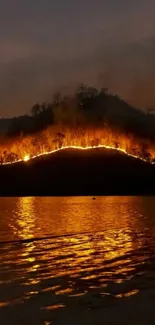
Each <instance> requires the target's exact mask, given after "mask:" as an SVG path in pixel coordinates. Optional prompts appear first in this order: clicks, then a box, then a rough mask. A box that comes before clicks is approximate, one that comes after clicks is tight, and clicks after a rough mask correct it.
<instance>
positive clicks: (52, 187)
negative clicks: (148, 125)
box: [0, 149, 155, 196]
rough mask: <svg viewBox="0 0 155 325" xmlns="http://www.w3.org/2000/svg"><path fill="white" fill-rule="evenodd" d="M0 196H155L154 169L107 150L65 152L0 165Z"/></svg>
mask: <svg viewBox="0 0 155 325" xmlns="http://www.w3.org/2000/svg"><path fill="white" fill-rule="evenodd" d="M0 181H1V182H0V183H1V186H0V196H100V195H120V196H125V195H153V194H155V166H154V165H151V164H149V163H145V162H143V161H141V160H138V159H135V158H133V157H129V156H127V155H125V154H124V153H122V152H116V151H115V150H109V149H108V150H107V149H90V150H88V151H80V150H76V149H69V150H68V149H67V150H63V151H59V152H56V153H54V154H51V155H49V156H42V157H39V158H37V159H34V160H31V161H28V162H27V163H24V162H21V163H17V164H13V165H6V166H0Z"/></svg>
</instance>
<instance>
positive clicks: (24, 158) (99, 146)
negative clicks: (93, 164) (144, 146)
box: [2, 145, 155, 165]
mask: <svg viewBox="0 0 155 325" xmlns="http://www.w3.org/2000/svg"><path fill="white" fill-rule="evenodd" d="M99 148H100V149H101V148H104V149H110V150H116V151H119V152H122V153H124V154H126V155H127V156H130V157H133V158H135V159H139V160H142V161H144V162H148V160H146V159H144V158H141V157H139V156H136V155H133V154H129V153H128V152H126V151H125V150H124V149H121V148H115V147H113V146H106V145H98V146H93V147H92V146H88V147H81V146H62V147H61V148H58V149H55V150H52V151H47V152H46V151H45V152H42V153H39V154H37V155H34V156H32V157H30V155H29V154H27V155H25V156H24V157H23V159H19V160H16V161H13V162H6V163H3V164H2V165H9V164H15V163H18V162H22V161H23V162H27V161H29V160H30V159H36V158H39V157H41V156H45V155H51V154H53V153H55V152H58V151H61V150H66V149H76V150H91V149H99ZM150 163H151V164H155V162H150Z"/></svg>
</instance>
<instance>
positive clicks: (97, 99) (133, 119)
mask: <svg viewBox="0 0 155 325" xmlns="http://www.w3.org/2000/svg"><path fill="white" fill-rule="evenodd" d="M55 123H56V124H58V123H60V124H70V125H72V124H74V125H75V126H76V124H78V125H79V124H80V123H81V124H83V123H85V124H88V125H92V126H94V127H95V126H98V125H102V126H104V124H108V125H109V126H110V127H113V128H116V129H117V130H120V131H123V132H126V133H127V132H132V133H134V134H135V135H136V136H140V137H147V138H148V137H149V138H151V139H155V115H154V114H153V110H149V111H145V110H144V111H142V110H140V109H137V108H134V107H132V106H130V105H129V104H127V103H126V102H125V101H124V100H123V99H121V98H120V97H119V96H117V95H113V94H111V93H109V92H108V90H107V89H101V90H97V89H95V88H92V87H86V86H80V87H79V88H78V89H77V91H76V92H75V94H74V95H70V96H69V95H67V96H64V95H61V94H60V93H57V94H54V95H53V96H52V100H51V103H43V104H35V105H34V106H33V107H32V108H31V109H30V114H29V115H25V116H19V117H15V118H12V119H0V133H3V134H4V133H5V135H7V136H9V137H12V136H17V135H21V134H23V135H26V134H32V133H35V132H38V131H41V130H43V129H45V128H46V127H48V126H49V125H53V124H55Z"/></svg>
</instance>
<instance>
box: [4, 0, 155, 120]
mask: <svg viewBox="0 0 155 325" xmlns="http://www.w3.org/2000/svg"><path fill="white" fill-rule="evenodd" d="M154 17H155V1H154V0H105V1H104V0H83V1H82V0H78V1H77V0H0V116H1V117H2V116H7V117H8V116H13V115H19V114H24V113H28V112H29V110H30V108H31V106H32V105H33V104H35V103H36V102H38V101H50V100H51V98H52V93H53V91H56V90H61V91H63V92H65V91H70V90H72V89H74V87H75V86H76V85H77V84H79V83H87V84H89V85H94V86H104V87H109V90H110V91H112V92H116V93H118V94H119V95H121V96H123V97H124V98H125V99H126V100H128V101H129V102H131V103H133V104H135V105H137V106H138V105H139V106H140V107H152V106H154V107H155V91H154V87H155V20H154Z"/></svg>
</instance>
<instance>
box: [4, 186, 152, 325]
mask: <svg viewBox="0 0 155 325" xmlns="http://www.w3.org/2000/svg"><path fill="white" fill-rule="evenodd" d="M51 186H52V184H51ZM154 270H155V198H154V197H97V198H96V200H92V198H91V197H68V198H36V197H28V198H23V197H21V198H0V324H5V325H7V324H15V325H18V324H19V325H20V324H24V325H31V324H33V325H38V324H45V325H49V324H103V323H104V324H110V325H111V324H115V325H117V324H118V325H120V324H131V322H132V324H134V323H135V324H147V323H148V324H149V325H150V324H154V323H155V315H154V304H155V272H154ZM135 306H136V307H135ZM133 310H134V313H133Z"/></svg>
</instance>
